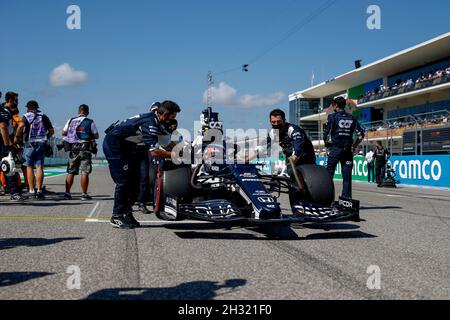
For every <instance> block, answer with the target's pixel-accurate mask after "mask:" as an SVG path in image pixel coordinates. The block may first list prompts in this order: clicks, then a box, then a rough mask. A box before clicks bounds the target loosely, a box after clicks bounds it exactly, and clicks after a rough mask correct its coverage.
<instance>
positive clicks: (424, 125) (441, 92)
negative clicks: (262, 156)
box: [289, 33, 450, 155]
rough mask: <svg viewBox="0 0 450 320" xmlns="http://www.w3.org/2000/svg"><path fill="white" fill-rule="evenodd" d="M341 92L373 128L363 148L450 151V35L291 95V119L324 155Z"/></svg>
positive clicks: (399, 152)
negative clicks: (328, 126)
mask: <svg viewBox="0 0 450 320" xmlns="http://www.w3.org/2000/svg"><path fill="white" fill-rule="evenodd" d="M336 96H344V97H346V98H347V99H348V101H349V109H350V110H351V112H352V113H353V115H354V116H355V117H356V118H357V119H358V120H359V121H360V122H361V124H363V126H364V127H365V128H366V129H367V132H368V134H367V136H366V139H365V143H364V145H363V146H362V147H361V148H362V149H367V148H368V147H369V146H371V145H372V144H373V143H375V141H382V142H383V143H384V145H385V146H387V147H388V148H389V149H390V150H391V152H392V153H393V154H397V155H425V154H449V153H450V124H449V122H448V121H449V116H450V33H447V34H444V35H441V36H439V37H437V38H435V39H432V40H429V41H427V42H424V43H421V44H419V45H417V46H414V47H412V48H409V49H406V50H404V51H401V52H398V53H396V54H393V55H391V56H388V57H386V58H383V59H381V60H379V61H376V62H374V63H371V64H369V65H367V66H363V67H361V68H358V69H355V70H352V71H350V72H347V73H345V74H343V75H341V76H337V77H335V78H333V79H331V80H328V81H326V82H323V83H320V84H318V85H316V86H313V87H311V88H308V89H305V90H302V91H299V92H296V93H293V94H291V95H290V96H289V103H290V119H289V120H290V122H292V123H295V124H299V125H301V126H302V127H303V128H305V129H306V131H307V132H308V134H309V135H310V137H311V139H312V140H314V145H315V147H316V148H317V151H318V153H321V152H323V149H324V142H323V139H322V138H323V125H324V124H325V123H326V120H327V117H328V114H329V113H330V112H332V110H330V109H329V108H328V106H329V105H330V103H331V101H332V100H333V99H334V98H335V97H336ZM361 151H364V150H361Z"/></svg>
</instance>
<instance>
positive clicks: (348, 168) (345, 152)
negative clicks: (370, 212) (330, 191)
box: [323, 97, 364, 199]
mask: <svg viewBox="0 0 450 320" xmlns="http://www.w3.org/2000/svg"><path fill="white" fill-rule="evenodd" d="M331 105H332V107H333V108H334V114H331V115H330V116H329V117H328V122H327V124H326V126H325V130H324V133H323V135H324V141H325V145H326V147H327V148H328V162H327V169H328V172H329V173H330V176H331V177H332V178H334V173H335V171H336V167H337V165H338V163H339V162H340V163H341V166H342V177H343V180H344V182H343V190H342V197H343V198H345V199H352V170H353V154H354V152H355V151H356V149H357V148H358V146H359V144H360V143H361V142H362V141H363V139H364V129H363V128H362V127H361V125H360V124H359V122H358V121H357V120H356V119H355V118H354V117H353V116H352V115H351V114H349V113H347V112H346V111H345V107H346V105H347V100H346V99H344V98H343V97H338V98H336V99H334V101H333V103H332V104H331ZM355 132H356V133H357V140H356V141H355V142H354V141H353V135H354V134H355Z"/></svg>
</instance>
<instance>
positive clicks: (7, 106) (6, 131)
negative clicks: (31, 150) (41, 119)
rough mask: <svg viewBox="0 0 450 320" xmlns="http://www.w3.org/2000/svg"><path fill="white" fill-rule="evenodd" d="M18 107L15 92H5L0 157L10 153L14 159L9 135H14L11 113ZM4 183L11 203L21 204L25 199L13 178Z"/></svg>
mask: <svg viewBox="0 0 450 320" xmlns="http://www.w3.org/2000/svg"><path fill="white" fill-rule="evenodd" d="M18 106H19V95H18V94H17V93H15V92H7V93H6V94H5V103H3V104H1V105H0V133H1V139H0V154H1V156H2V157H6V156H8V154H9V153H12V155H13V157H16V151H15V148H14V146H13V141H11V138H10V137H11V135H13V134H14V126H13V117H12V111H13V110H15V109H17V108H18ZM6 182H7V185H8V188H9V193H10V194H11V201H19V202H22V201H24V200H26V198H24V197H22V196H21V195H20V193H19V190H18V188H17V180H16V177H15V176H12V177H6Z"/></svg>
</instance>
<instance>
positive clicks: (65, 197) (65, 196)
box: [63, 192, 72, 200]
mask: <svg viewBox="0 0 450 320" xmlns="http://www.w3.org/2000/svg"><path fill="white" fill-rule="evenodd" d="M63 197H64V200H72V195H71V194H70V193H68V192H66V193H64V196H63Z"/></svg>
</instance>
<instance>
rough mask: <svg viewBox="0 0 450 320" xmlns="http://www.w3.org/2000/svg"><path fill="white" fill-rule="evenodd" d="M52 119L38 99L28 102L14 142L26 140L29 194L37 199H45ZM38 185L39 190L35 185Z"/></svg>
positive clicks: (53, 131) (52, 133)
mask: <svg viewBox="0 0 450 320" xmlns="http://www.w3.org/2000/svg"><path fill="white" fill-rule="evenodd" d="M54 133H55V130H54V129H53V126H52V123H51V122H50V119H49V118H48V117H47V116H46V115H45V114H43V113H42V112H40V110H39V104H38V103H37V102H36V101H29V102H28V103H27V113H25V115H24V116H23V118H22V122H21V123H20V124H19V127H18V128H17V132H16V137H15V139H14V143H15V144H18V143H19V142H20V141H21V140H22V138H23V142H24V152H23V154H24V158H25V167H27V171H26V175H27V178H28V186H29V195H30V197H34V198H36V199H40V200H41V199H44V194H43V192H42V191H43V190H42V186H43V184H44V162H45V155H46V150H47V148H48V143H47V142H48V140H49V139H50V138H51V137H52V136H53V135H54ZM35 167H36V171H37V181H36V176H35V175H34V168H35ZM36 185H37V191H36V190H35V187H36Z"/></svg>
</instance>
